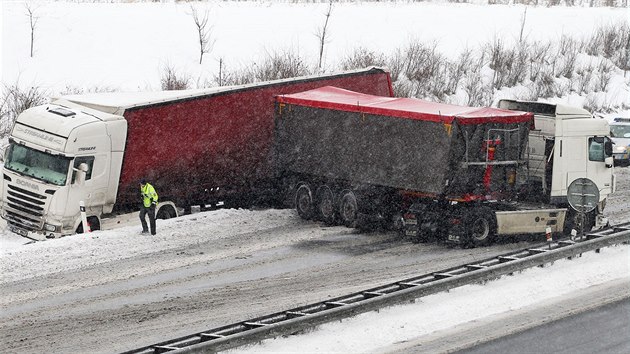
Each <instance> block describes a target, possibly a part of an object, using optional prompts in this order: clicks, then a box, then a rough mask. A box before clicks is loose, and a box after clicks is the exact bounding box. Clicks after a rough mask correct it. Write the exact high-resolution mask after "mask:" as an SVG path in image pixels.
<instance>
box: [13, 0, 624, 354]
mask: <svg viewBox="0 0 630 354" xmlns="http://www.w3.org/2000/svg"><path fill="white" fill-rule="evenodd" d="M30 3H31V5H32V7H33V9H34V10H35V13H36V15H37V17H38V22H37V27H36V31H35V46H34V48H35V51H34V56H33V57H32V58H31V57H30V56H29V38H30V37H29V32H30V29H29V25H28V17H27V16H26V10H25V6H24V2H22V1H3V2H0V12H1V16H2V20H1V22H2V32H1V40H2V42H1V43H2V44H1V46H0V50H1V53H0V60H1V62H0V69H1V70H0V75H1V76H0V81H1V82H2V84H5V85H12V84H15V83H18V82H19V84H20V85H22V86H25V87H28V86H36V87H40V88H42V89H44V90H47V92H49V93H50V94H51V95H57V94H59V93H60V92H64V91H68V90H85V91H87V90H92V89H94V88H100V89H112V90H124V91H137V90H157V89H159V80H160V75H161V73H162V70H163V68H164V67H165V66H172V67H174V68H175V69H177V70H178V71H180V72H182V73H185V74H187V75H190V76H191V77H192V78H194V80H197V81H198V82H199V83H200V84H201V83H203V82H204V80H208V79H211V78H212V77H213V76H214V75H216V74H217V72H218V67H219V60H220V59H221V60H222V61H223V63H224V65H226V67H227V68H229V69H235V68H237V67H239V66H243V65H251V64H252V63H255V62H257V61H260V60H262V59H263V58H264V57H265V56H266V55H268V53H270V52H274V51H282V50H283V49H285V48H290V49H292V50H295V51H297V52H299V53H301V54H303V55H304V56H305V57H307V58H309V60H311V61H312V62H311V63H309V65H313V64H314V63H315V62H316V58H317V51H318V43H317V38H316V36H315V33H316V32H317V29H318V28H319V27H320V26H321V25H322V24H323V21H324V13H325V11H326V4H325V3H316V4H312V3H297V4H294V3H290V2H282V3H274V2H272V1H261V2H225V1H209V2H206V3H194V5H193V6H197V7H199V8H200V9H204V8H207V9H208V10H209V11H210V12H209V13H210V16H211V22H212V26H213V36H214V38H215V39H216V42H215V45H214V48H213V50H212V52H211V53H209V54H208V55H207V56H206V57H205V58H204V62H203V64H201V65H200V64H199V63H198V47H197V43H196V33H195V27H194V24H193V21H192V19H191V15H190V6H191V4H188V3H179V2H178V3H158V4H153V3H129V4H127V3H117V4H107V3H103V4H88V3H70V2H48V1H41V2H40V1H34V2H30ZM523 12H524V7H523V6H481V5H471V4H431V3H413V2H400V3H362V2H357V3H341V4H337V5H335V8H334V12H333V15H332V17H331V23H330V29H329V30H330V34H331V36H330V37H329V42H328V43H327V45H326V52H325V64H326V67H327V68H333V67H334V65H335V64H336V63H337V62H338V61H339V60H340V58H341V57H343V56H344V55H348V54H349V53H350V52H351V51H352V50H353V49H355V48H358V47H366V48H372V49H378V50H380V51H383V52H392V51H394V50H396V48H399V47H401V46H403V45H405V44H407V43H408V42H409V40H410V39H420V40H421V41H426V42H431V41H435V42H436V43H438V50H440V51H441V52H443V53H445V55H449V56H453V57H454V56H456V55H457V53H459V52H460V51H461V50H462V48H465V47H476V46H478V45H479V44H480V43H484V42H488V41H491V40H492V39H493V38H495V37H500V38H503V39H504V40H506V41H514V40H516V39H517V38H518V36H519V32H520V24H521V17H522V15H523ZM628 15H629V13H628V10H627V9H611V8H581V7H572V8H565V7H551V8H547V7H530V8H528V12H527V22H526V26H525V31H524V32H525V34H526V35H527V36H528V37H529V38H531V39H544V38H550V37H553V38H559V37H560V36H561V35H562V34H570V35H574V36H577V37H579V36H586V35H588V34H590V33H591V31H592V30H593V28H595V27H596V26H598V25H602V24H606V23H610V22H615V21H628ZM616 78H617V79H616V81H614V82H615V83H616V84H614V85H611V87H610V96H609V99H611V100H612V99H614V100H617V101H619V102H625V104H626V105H627V106H630V96H629V93H628V84H627V82H626V81H624V79H623V78H622V76H621V74H620V73H616ZM562 99H564V100H565V101H567V102H568V103H575V102H581V101H579V99H576V98H575V97H566V98H562ZM562 99H557V100H556V101H558V100H562ZM572 100H573V101H572ZM616 114H628V112H625V113H622V112H619V113H616ZM627 177H628V175H627V174H626V175H625V178H627ZM626 186H627V184H626ZM624 200H625V202H627V201H628V199H627V198H626V199H624ZM618 208H622V209H623V208H626V209H625V210H627V209H628V206H627V205H625V206H623V205H622V206H618ZM253 214H254V215H255V217H256V219H257V220H263V222H264V223H265V225H267V226H269V227H272V226H274V225H276V224H277V225H283V224H286V223H290V222H291V221H290V220H292V219H297V217H296V215H295V214H294V213H293V212H292V211H289V210H266V211H249V210H220V211H214V212H209V213H202V214H196V215H189V216H186V217H183V218H179V219H175V220H165V221H162V220H159V221H158V235H157V237H154V238H150V237H146V236H140V235H138V231H139V226H138V225H137V224H136V225H129V226H124V227H120V228H118V229H116V230H111V231H99V232H94V233H91V234H86V235H77V236H72V237H66V238H62V239H59V240H51V241H45V242H39V243H34V244H26V245H25V244H24V243H26V242H28V240H27V239H24V238H21V237H19V236H17V235H15V234H11V233H9V232H8V231H6V230H4V227H3V230H2V232H0V284H3V283H6V282H11V281H15V280H23V279H30V278H33V277H40V276H47V275H53V274H55V273H58V272H63V271H67V270H72V269H78V268H83V267H89V266H92V265H94V264H100V263H104V262H109V261H112V260H116V259H122V258H130V257H136V256H140V255H144V254H147V253H149V252H151V251H154V250H156V249H177V248H181V247H185V246H186V245H194V244H195V243H196V242H202V241H204V240H201V239H197V238H196V237H198V235H208V234H212V235H213V236H212V237H215V238H217V239H220V238H221V237H224V236H225V235H229V234H230V232H231V231H232V230H233V229H234V228H235V227H239V230H243V228H246V229H251V230H252V231H253V230H255V229H256V227H257V225H256V224H254V223H248V220H250V219H251V216H252V215H253ZM623 215H628V214H623ZM184 230H185V231H184ZM199 237H201V236H199ZM628 248H629V247H628V246H627V245H626V246H620V247H615V248H610V249H606V250H604V251H603V252H602V254H590V253H589V254H585V255H584V256H583V257H581V258H578V259H576V260H573V261H560V262H556V264H554V265H553V266H552V267H546V268H543V269H532V270H528V271H526V272H523V274H517V275H515V276H513V277H507V278H503V279H501V280H499V281H495V282H491V283H488V284H486V285H483V286H481V285H471V286H467V287H463V288H460V289H457V290H455V291H452V292H450V293H448V294H437V295H433V296H430V297H427V298H425V299H423V300H422V301H421V302H419V303H417V304H414V305H409V306H401V307H394V308H391V309H386V310H383V311H381V312H380V313H378V314H377V313H368V314H364V315H362V316H359V317H357V318H355V319H351V320H348V321H344V322H342V323H336V324H330V325H326V326H322V327H321V330H320V331H317V332H314V333H312V334H310V335H309V336H306V337H305V336H299V337H292V338H285V339H280V340H276V341H269V342H265V343H263V344H262V345H260V346H256V347H252V348H250V349H249V350H250V351H254V352H259V351H267V352H286V351H290V352H298V351H308V352H365V351H376V350H378V349H379V348H382V347H383V346H385V347H387V346H389V345H392V344H394V343H396V342H400V341H403V340H408V339H410V338H414V337H417V336H420V335H422V334H426V333H431V332H434V331H438V330H440V329H444V328H449V327H453V326H456V325H459V324H462V323H466V322H469V321H476V320H481V319H483V318H487V317H488V316H493V315H497V314H500V313H506V312H509V311H515V310H518V309H519V308H521V307H525V306H528V305H531V304H532V303H533V302H534V301H542V300H545V299H547V300H551V299H554V298H559V297H562V296H566V295H567V294H569V293H571V292H574V291H578V290H583V289H585V288H588V287H591V286H595V285H601V284H604V283H607V282H610V281H616V280H619V279H626V280H628V281H630V265H629V264H630V261H629V259H630V255H629V250H628ZM61 254H63V255H64V257H59V255H61ZM43 264H44V265H45V267H43V266H42V265H43ZM489 308H492V311H490V312H489V311H488V309H489ZM376 317H378V321H376V320H374V319H375V318H376ZM373 322H378V326H376V327H375V326H373V325H370V324H371V323H373Z"/></svg>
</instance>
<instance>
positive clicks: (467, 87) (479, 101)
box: [463, 55, 493, 106]
mask: <svg viewBox="0 0 630 354" xmlns="http://www.w3.org/2000/svg"><path fill="white" fill-rule="evenodd" d="M483 66H484V55H482V56H481V57H479V58H478V59H477V60H476V61H474V62H473V64H472V66H471V71H470V72H469V74H468V75H467V76H466V78H465V79H464V85H463V90H464V92H466V94H467V95H468V102H467V105H468V106H489V105H490V104H491V103H492V98H493V89H492V86H491V85H486V84H484V82H483V78H482V76H481V70H482V68H483Z"/></svg>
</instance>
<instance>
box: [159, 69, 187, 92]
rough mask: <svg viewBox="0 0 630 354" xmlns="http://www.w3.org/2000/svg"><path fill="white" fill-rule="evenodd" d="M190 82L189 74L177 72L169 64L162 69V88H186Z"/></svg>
mask: <svg viewBox="0 0 630 354" xmlns="http://www.w3.org/2000/svg"><path fill="white" fill-rule="evenodd" d="M189 83H190V76H188V75H185V74H179V73H178V72H177V71H176V70H175V68H173V67H172V66H171V65H168V64H167V65H166V66H165V67H164V68H163V69H162V77H161V78H160V85H161V87H162V90H186V89H187V88H188V85H189Z"/></svg>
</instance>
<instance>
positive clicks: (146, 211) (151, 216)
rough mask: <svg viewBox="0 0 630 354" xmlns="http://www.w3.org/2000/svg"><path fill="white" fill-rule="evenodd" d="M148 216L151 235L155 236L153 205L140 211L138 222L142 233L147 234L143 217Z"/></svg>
mask: <svg viewBox="0 0 630 354" xmlns="http://www.w3.org/2000/svg"><path fill="white" fill-rule="evenodd" d="M147 214H148V215H149V225H151V235H155V205H151V206H150V207H148V208H145V207H142V209H140V222H141V223H142V232H148V231H149V229H148V228H147V220H146V217H145V215H147Z"/></svg>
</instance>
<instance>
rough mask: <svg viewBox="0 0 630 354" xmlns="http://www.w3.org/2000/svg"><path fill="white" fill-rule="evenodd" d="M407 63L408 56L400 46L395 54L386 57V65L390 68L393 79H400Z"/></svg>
mask: <svg viewBox="0 0 630 354" xmlns="http://www.w3.org/2000/svg"><path fill="white" fill-rule="evenodd" d="M406 65H407V61H406V56H405V54H404V53H403V51H401V50H400V48H399V49H396V51H395V52H394V54H393V55H392V56H391V57H388V58H387V59H386V66H387V67H388V68H389V70H390V74H391V76H392V80H393V81H397V80H398V78H399V76H400V74H401V73H402V72H403V70H405V66H406Z"/></svg>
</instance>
